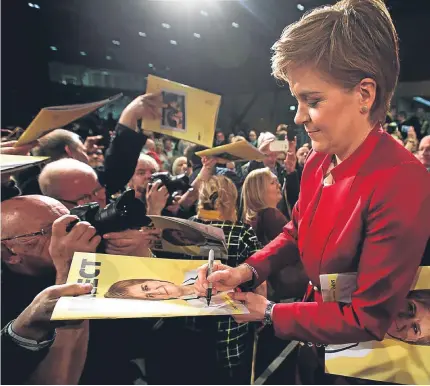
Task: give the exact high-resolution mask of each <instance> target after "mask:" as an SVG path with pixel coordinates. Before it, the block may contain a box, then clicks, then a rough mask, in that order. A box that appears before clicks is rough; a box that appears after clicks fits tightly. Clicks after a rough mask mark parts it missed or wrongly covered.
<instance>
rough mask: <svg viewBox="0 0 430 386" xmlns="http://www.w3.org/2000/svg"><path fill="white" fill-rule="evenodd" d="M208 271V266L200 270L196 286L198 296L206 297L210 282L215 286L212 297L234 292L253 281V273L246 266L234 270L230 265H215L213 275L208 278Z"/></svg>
mask: <svg viewBox="0 0 430 386" xmlns="http://www.w3.org/2000/svg"><path fill="white" fill-rule="evenodd" d="M207 270H208V265H207V264H205V265H203V266H201V267H200V268H199V269H198V277H197V281H196V283H195V285H194V288H195V293H196V295H198V296H206V291H207V289H208V286H209V282H210V283H212V285H213V286H212V295H216V294H217V292H222V291H229V290H232V289H234V288H236V287H237V286H239V285H240V284H242V283H245V282H247V281H249V280H251V279H252V271H251V270H250V269H249V268H248V267H247V266H246V265H240V266H238V267H236V268H232V267H229V266H228V265H224V264H220V263H214V265H213V269H212V274H210V275H209V276H208V277H207V278H206V275H207Z"/></svg>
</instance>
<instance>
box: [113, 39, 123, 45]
mask: <svg viewBox="0 0 430 386" xmlns="http://www.w3.org/2000/svg"><path fill="white" fill-rule="evenodd" d="M112 43H113V44H115V45H116V46H119V45H120V44H121V43H120V42H119V40H112Z"/></svg>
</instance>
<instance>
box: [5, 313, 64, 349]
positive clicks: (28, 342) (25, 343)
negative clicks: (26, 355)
mask: <svg viewBox="0 0 430 386" xmlns="http://www.w3.org/2000/svg"><path fill="white" fill-rule="evenodd" d="M14 321H15V319H13V320H11V321H10V322H9V323H8V325H7V326H6V327H5V332H6V333H7V335H9V337H10V338H11V339H12V340H13V341H14V342H15V343H16V344H17V345H18V346H20V347H23V348H25V349H27V350H31V351H39V350H42V349H44V348H46V347H50V346H51V345H52V344H53V343H54V340H55V337H56V332H55V330H54V333H53V335H52V337H51V338H50V339H47V340H45V341H42V342H38V341H37V340H34V339H28V338H24V337H22V336H19V335H18V334H16V333H15V331H13V329H12V324H13V322H14Z"/></svg>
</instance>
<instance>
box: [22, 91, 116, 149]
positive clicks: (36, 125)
mask: <svg viewBox="0 0 430 386" xmlns="http://www.w3.org/2000/svg"><path fill="white" fill-rule="evenodd" d="M121 97H122V94H117V95H115V96H113V97H111V98H108V99H104V100H102V101H99V102H91V103H84V104H77V105H68V106H53V107H44V108H43V109H42V110H40V112H39V114H37V116H36V118H34V119H33V122H31V123H30V126H28V127H27V129H26V130H25V131H24V133H23V134H22V135H21V137H20V138H19V139H18V141H17V143H16V144H15V146H21V145H25V144H27V143H30V142H33V141H35V140H36V139H38V138H40V137H41V136H42V135H43V134H45V133H46V132H48V131H51V130H53V129H58V128H59V127H62V126H65V125H68V124H69V123H72V122H73V121H76V120H77V119H79V118H82V117H83V116H85V115H87V114H89V113H91V112H93V111H95V110H97V109H99V108H100V107H102V106H105V105H107V104H108V103H111V102H113V101H115V100H117V99H119V98H121Z"/></svg>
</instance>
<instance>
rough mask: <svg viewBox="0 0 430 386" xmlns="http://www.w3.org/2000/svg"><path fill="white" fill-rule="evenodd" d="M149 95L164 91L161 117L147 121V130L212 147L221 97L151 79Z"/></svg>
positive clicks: (144, 126) (147, 90)
mask: <svg viewBox="0 0 430 386" xmlns="http://www.w3.org/2000/svg"><path fill="white" fill-rule="evenodd" d="M146 92H147V93H158V92H161V95H162V97H163V103H164V107H163V109H162V111H161V118H160V119H157V120H143V122H142V126H143V128H144V130H150V131H154V132H156V133H162V134H167V135H170V136H172V137H175V138H179V139H183V140H185V141H189V142H192V143H196V144H198V145H203V146H206V147H212V142H213V138H214V134H215V127H216V122H217V120H218V111H219V108H220V104H221V97H220V96H219V95H216V94H212V93H210V92H207V91H203V90H199V89H197V88H193V87H190V86H186V85H183V84H180V83H176V82H172V81H170V80H167V79H163V78H158V77H156V76H153V75H149V76H148V85H147V88H146Z"/></svg>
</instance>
